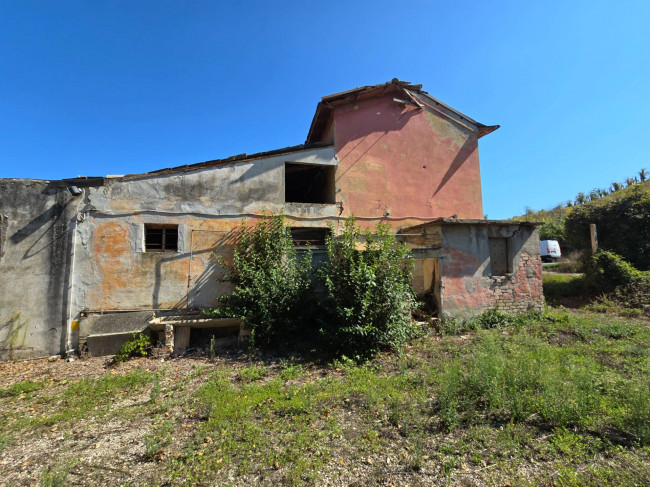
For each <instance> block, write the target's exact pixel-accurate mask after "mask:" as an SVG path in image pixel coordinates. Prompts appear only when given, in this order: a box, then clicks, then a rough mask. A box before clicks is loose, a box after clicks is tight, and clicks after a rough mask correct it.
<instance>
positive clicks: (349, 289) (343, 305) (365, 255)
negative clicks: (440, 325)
mask: <svg viewBox="0 0 650 487" xmlns="http://www.w3.org/2000/svg"><path fill="white" fill-rule="evenodd" d="M362 238H363V239H365V246H364V248H363V250H358V243H359V242H360V241H361V240H362ZM326 244H327V255H328V260H327V261H326V262H325V263H324V264H323V267H322V268H321V269H320V270H319V276H320V278H321V279H322V281H323V284H324V287H325V289H326V290H327V296H328V301H327V302H326V308H327V309H328V310H329V317H328V319H327V320H323V323H322V333H323V334H324V337H325V339H326V340H327V341H329V342H330V344H331V345H332V346H333V347H334V348H335V349H336V350H337V351H338V352H339V353H342V354H345V355H347V356H349V357H353V358H355V359H357V360H362V359H365V358H369V357H372V356H373V355H374V354H376V353H377V352H378V351H379V350H381V349H388V348H397V347H399V346H400V345H402V344H403V343H405V342H406V341H407V340H408V339H409V338H411V337H413V336H414V335H415V334H416V333H417V329H418V328H417V326H416V325H415V324H414V323H413V322H412V320H411V315H410V311H411V309H412V308H414V307H415V303H416V301H415V293H414V292H413V289H412V286H411V280H412V274H411V272H412V269H413V260H412V257H411V256H410V253H409V251H408V249H407V248H406V246H405V245H404V244H401V243H398V242H397V241H396V240H395V236H394V235H393V234H392V232H391V229H390V227H389V226H388V225H386V224H381V223H380V224H379V225H377V229H376V231H375V232H370V231H366V232H362V231H361V230H360V229H359V228H358V227H357V226H356V225H355V221H354V219H353V218H348V219H347V220H346V221H345V224H344V227H343V232H342V233H341V235H339V236H337V237H334V236H330V237H328V238H327V241H326Z"/></svg>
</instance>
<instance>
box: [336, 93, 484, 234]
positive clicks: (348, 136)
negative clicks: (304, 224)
mask: <svg viewBox="0 0 650 487" xmlns="http://www.w3.org/2000/svg"><path fill="white" fill-rule="evenodd" d="M394 95H395V93H388V94H386V95H384V96H382V97H374V98H370V99H366V100H362V101H358V102H353V103H348V104H345V105H341V106H337V107H336V108H335V111H334V127H335V143H336V152H337V155H338V157H339V161H340V164H339V168H338V170H337V177H336V185H337V188H338V189H340V193H339V195H340V196H339V198H340V200H341V201H342V203H343V209H344V213H343V214H344V215H351V214H354V215H355V216H357V217H360V219H362V221H368V219H372V218H374V219H377V220H380V219H383V218H384V216H385V214H386V213H387V212H389V213H390V214H389V217H388V219H387V221H388V222H389V223H390V224H391V225H392V226H393V227H394V228H398V227H400V226H401V227H406V226H409V225H416V224H418V223H422V222H423V221H426V220H427V219H432V218H435V217H450V216H452V215H457V217H458V218H482V217H483V206H482V197H481V176H480V169H479V160H478V144H477V136H478V132H477V128H476V127H473V126H471V125H470V124H469V123H462V121H460V120H457V118H458V117H456V116H454V115H453V114H451V113H444V114H443V113H442V112H443V111H444V109H443V108H441V109H440V110H441V112H438V111H435V110H432V109H428V108H426V109H421V108H417V107H414V106H409V105H404V104H401V103H398V102H395V101H393V97H394Z"/></svg>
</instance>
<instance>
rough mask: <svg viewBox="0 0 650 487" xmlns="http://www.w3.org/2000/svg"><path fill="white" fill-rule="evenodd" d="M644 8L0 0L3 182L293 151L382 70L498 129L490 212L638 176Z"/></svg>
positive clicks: (646, 81)
mask: <svg viewBox="0 0 650 487" xmlns="http://www.w3.org/2000/svg"><path fill="white" fill-rule="evenodd" d="M648 19H650V2H647V1H641V0H640V1H637V2H626V1H619V2H611V0H610V1H607V2H605V1H598V0H595V1H594V0H592V1H572V2H553V1H551V2H514V1H503V2H496V1H495V2H485V1H482V2H478V1H477V2H468V1H453V2H452V1H444V2H443V1H429V2H418V1H411V2H407V3H404V4H399V3H398V2H381V1H372V2H365V1H357V2H354V1H347V2H337V1H329V2H310V1H305V0H303V1H299V2H247V1H242V2H217V1H183V2H181V1H175V2H172V1H164V0H156V1H132V0H129V1H101V2H89V1H86V0H84V1H64V0H59V1H55V2H50V1H45V0H39V1H33V0H20V1H14V0H0V177H9V178H13V177H21V178H38V179H60V178H64V177H74V176H77V175H88V176H89V175H106V174H125V173H137V172H144V171H149V170H154V169H160V168H164V167H170V166H175V165H179V164H186V163H193V162H200V161H204V160H210V159H216V158H222V157H227V156H230V155H234V154H240V153H242V152H247V153H253V152H258V151H263V150H271V149H275V148H280V147H284V146H288V145H294V144H300V143H302V142H304V140H305V137H306V135H307V131H308V129H309V124H310V122H311V118H312V116H313V113H314V109H315V108H316V104H317V102H318V100H319V99H320V97H321V96H323V95H327V94H330V93H335V92H338V91H342V90H346V89H350V88H353V87H356V86H361V85H367V84H376V83H382V82H385V81H388V80H390V79H392V78H394V77H397V78H400V79H403V80H407V81H411V82H413V83H422V84H423V85H424V89H425V90H426V91H428V92H429V93H431V94H432V95H433V96H435V97H437V98H440V99H441V100H443V101H444V102H446V103H447V104H449V105H451V106H453V107H454V108H457V109H458V110H460V111H462V112H464V113H466V114H467V115H469V116H471V117H473V118H475V119H476V120H478V121H480V122H482V123H485V124H499V125H501V129H499V130H498V131H497V132H495V133H493V134H491V135H488V136H486V137H484V138H483V139H481V145H480V158H481V171H482V177H483V204H484V210H485V213H487V214H488V216H489V217H490V218H505V217H510V216H513V215H516V214H521V213H523V212H524V208H525V207H531V208H535V209H541V208H550V207H553V206H555V205H556V204H558V203H560V202H562V201H566V200H567V199H569V198H572V197H574V196H575V194H576V193H577V192H579V191H584V192H588V191H589V190H591V189H592V188H594V187H599V188H604V187H607V186H608V185H609V184H610V183H611V182H612V181H622V180H624V179H625V178H626V177H630V176H634V175H635V174H637V173H638V171H639V170H640V169H641V168H644V167H645V168H650V154H649V150H648V144H649V140H650V137H648V136H647V135H646V131H647V129H646V126H645V124H644V122H645V119H646V118H647V116H648V115H647V114H648V112H649V110H650V96H649V88H650V28H648Z"/></svg>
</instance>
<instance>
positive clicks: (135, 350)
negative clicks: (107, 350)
mask: <svg viewBox="0 0 650 487" xmlns="http://www.w3.org/2000/svg"><path fill="white" fill-rule="evenodd" d="M152 348H153V344H152V343H151V335H149V334H148V333H144V332H143V333H134V334H133V338H132V339H131V340H129V341H128V342H126V343H125V344H124V345H122V349H121V350H120V351H119V353H118V354H117V355H115V357H114V358H113V361H114V362H115V363H116V364H119V363H121V362H124V361H125V360H128V359H130V358H132V357H146V356H147V355H149V353H150V352H151V349H152Z"/></svg>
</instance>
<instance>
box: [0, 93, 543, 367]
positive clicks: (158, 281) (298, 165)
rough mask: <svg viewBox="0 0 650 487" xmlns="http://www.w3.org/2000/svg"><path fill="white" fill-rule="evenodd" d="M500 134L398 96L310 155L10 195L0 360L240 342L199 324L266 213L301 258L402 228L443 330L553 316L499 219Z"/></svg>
mask: <svg viewBox="0 0 650 487" xmlns="http://www.w3.org/2000/svg"><path fill="white" fill-rule="evenodd" d="M497 128H498V126H487V125H483V124H481V123H478V122H476V121H474V120H472V119H471V118H469V117H467V116H466V115H463V114H462V113H460V112H458V111H457V110H455V109H453V108H451V107H449V106H447V105H445V104H444V103H442V102H440V101H438V100H437V99H435V98H434V97H432V96H430V95H429V94H427V93H426V92H425V91H422V89H421V86H420V85H413V84H410V83H407V82H403V81H399V80H393V81H390V82H388V83H384V84H380V85H376V86H365V87H361V88H356V89H353V90H350V91H346V92H342V93H337V94H334V95H330V96H325V97H323V98H322V100H321V101H320V102H319V103H318V106H317V108H316V113H315V116H314V118H313V121H312V124H311V127H310V129H309V133H308V135H307V140H306V142H305V144H304V145H300V146H295V147H288V148H285V149H280V150H274V151H271V152H264V153H258V154H252V155H246V154H242V155H238V156H234V157H231V158H228V159H222V160H213V161H208V162H203V163H198V164H192V165H184V166H179V167H173V168H169V169H162V170H158V171H153V172H149V173H144V174H132V175H126V176H106V177H77V178H71V179H63V180H59V181H41V180H18V179H0V275H1V276H2V279H0V358H2V359H9V358H26V357H34V356H40V355H52V354H59V353H65V352H70V351H75V350H79V349H80V348H81V347H87V348H88V349H89V350H90V352H91V353H95V354H101V353H108V352H112V351H114V350H115V349H116V347H117V348H118V349H119V346H121V344H122V343H123V342H124V341H125V340H126V339H128V338H129V337H130V336H131V333H132V332H134V331H137V330H142V329H145V328H147V327H150V328H152V329H154V330H161V331H163V332H164V331H165V330H166V331H167V332H168V333H169V332H173V334H174V335H175V336H176V342H177V347H185V346H187V345H188V344H190V343H191V342H192V340H193V339H194V338H197V339H198V338H199V337H200V336H201V333H204V332H205V329H204V328H202V327H208V328H209V329H213V328H215V327H222V328H223V329H224V330H225V329H226V328H228V326H237V323H236V321H232V320H231V321H230V322H227V320H226V321H224V322H220V323H215V322H214V321H210V320H207V319H203V318H202V317H201V316H200V315H197V314H196V313H195V311H196V310H200V309H201V308H206V307H211V306H213V305H214V304H215V302H216V298H217V297H218V296H220V295H221V294H223V293H227V292H229V289H228V287H227V285H226V284H224V283H222V282H219V280H218V279H217V276H218V275H219V274H221V272H222V270H221V269H220V268H219V265H218V264H217V260H216V258H215V256H216V255H221V256H225V257H226V258H227V256H228V254H229V252H232V245H233V238H234V231H235V229H236V228H237V227H238V226H239V225H240V222H241V220H242V218H248V219H249V220H254V219H255V218H258V217H259V216H260V215H261V214H262V213H263V212H264V211H274V212H278V211H280V210H283V211H284V214H285V217H286V219H287V221H288V222H289V224H290V225H291V226H292V229H293V234H294V237H295V239H296V243H297V245H298V244H300V243H301V242H302V241H304V240H307V241H310V242H311V243H312V244H313V245H315V246H316V247H317V246H318V244H319V242H322V240H323V239H324V236H325V234H326V233H325V232H327V231H328V230H327V229H328V227H329V226H330V225H333V227H334V229H335V230H336V228H337V227H338V226H339V225H340V223H341V222H342V220H343V219H345V218H346V217H347V216H349V215H355V217H356V218H357V221H358V222H360V223H361V224H363V225H367V226H374V225H375V224H376V223H377V222H380V221H383V222H388V223H389V224H390V225H391V227H392V228H393V229H394V230H395V232H396V233H397V235H398V236H399V238H400V239H402V240H404V241H405V242H406V243H407V244H408V245H409V247H411V248H412V249H413V254H414V256H415V258H416V270H415V273H414V287H415V289H416V291H417V292H419V293H425V292H429V293H431V295H432V296H433V298H434V300H435V303H436V305H437V309H438V312H439V314H440V315H441V316H461V317H465V316H470V315H473V314H477V313H479V312H481V311H483V310H485V309H487V308H491V307H497V308H501V309H505V310H511V311H520V310H527V309H540V308H541V306H542V302H543V298H542V287H541V262H540V258H539V245H538V240H539V237H538V231H537V229H536V227H535V225H534V224H529V223H522V222H513V221H489V220H484V219H483V206H482V199H481V178H480V170H479V157H478V140H479V139H480V138H481V137H483V136H485V135H487V134H489V133H491V132H493V131H494V130H496V129H497ZM220 329H221V328H220ZM163 336H165V334H164V333H163Z"/></svg>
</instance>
